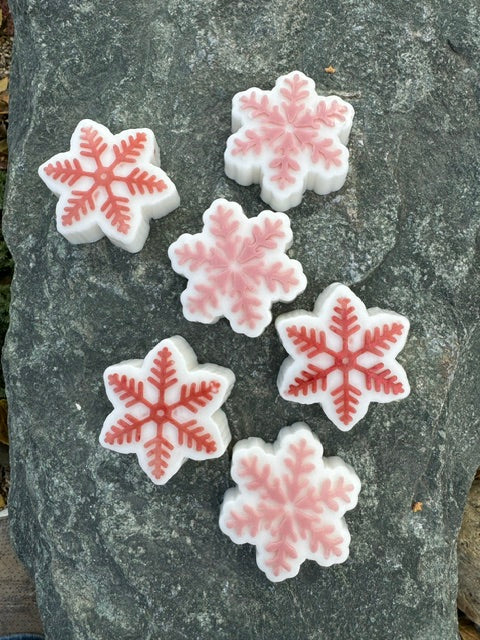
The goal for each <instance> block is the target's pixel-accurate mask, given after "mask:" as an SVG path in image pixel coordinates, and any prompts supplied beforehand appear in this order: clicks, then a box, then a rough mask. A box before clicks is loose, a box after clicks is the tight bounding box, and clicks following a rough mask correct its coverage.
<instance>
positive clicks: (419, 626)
mask: <svg viewBox="0 0 480 640" xmlns="http://www.w3.org/2000/svg"><path fill="white" fill-rule="evenodd" d="M12 6H13V10H14V14H15V20H16V40H15V51H14V67H13V73H12V85H11V93H12V103H11V118H10V123H11V124H10V143H9V144H10V157H11V165H10V178H9V189H8V197H7V205H8V206H7V214H6V217H5V236H6V239H7V242H8V245H9V247H10V249H11V251H12V253H13V256H14V259H15V261H16V271H15V280H14V286H13V294H12V295H13V299H12V307H11V320H12V324H11V328H10V331H9V334H8V338H7V343H6V346H5V351H4V365H5V371H6V382H7V393H8V397H9V401H10V408H11V437H12V451H11V455H12V469H13V488H12V493H11V502H10V507H11V511H10V513H11V516H12V519H13V522H12V527H13V535H14V538H15V543H16V548H17V550H18V552H19V554H20V556H21V558H22V559H23V561H24V562H25V563H26V565H27V566H28V567H29V569H30V570H31V571H32V572H33V574H34V576H35V580H36V585H37V592H38V599H39V605H40V609H41V613H42V616H43V620H44V624H45V628H46V632H47V637H48V638H49V639H50V640H70V639H75V640H97V639H98V640H105V638H115V639H116V640H127V639H131V638H134V637H135V638H136V637H140V638H143V639H145V640H147V639H151V640H157V639H158V638H166V637H168V638H171V639H172V640H177V639H181V638H188V639H189V640H194V639H196V638H198V639H204V638H215V639H226V640H227V639H228V640H236V639H239V640H240V639H241V640H247V639H250V638H251V639H254V638H264V639H266V640H274V639H275V640H277V639H283V638H284V639H286V640H296V639H297V638H298V639H300V638H302V639H308V640H320V639H321V640H326V639H328V640H330V639H331V638H348V639H350V638H351V639H353V638H354V639H355V640H371V639H372V638H375V639H376V638H384V637H392V638H395V640H427V639H428V640H430V639H432V638H438V639H441V640H454V639H455V638H457V621H456V610H455V600H456V591H457V564H456V536H457V533H458V529H459V526H460V522H461V516H462V510H463V506H464V503H465V499H466V494H467V490H468V488H469V486H470V483H471V481H472V477H473V474H474V471H475V469H476V467H477V465H478V463H479V458H480V455H479V454H480V439H479V437H478V433H479V394H478V389H479V387H480V370H479V367H478V361H479V356H480V331H479V326H478V309H479V302H480V300H479V292H480V286H479V284H480V283H479V273H478V267H479V262H478V253H476V249H477V250H478V247H476V244H475V239H476V233H477V231H478V221H479V206H480V182H479V180H478V175H479V171H480V166H479V151H478V150H479V148H480V140H479V132H480V116H479V106H478V99H479V91H478V72H479V69H478V62H479V56H478V50H479V44H480V42H479V35H478V34H479V31H480V30H479V29H478V26H479V15H478V9H476V8H475V6H474V4H472V3H471V2H469V1H468V0H460V1H459V2H451V0H423V1H422V2H417V3H413V4H411V3H409V5H408V8H407V7H406V6H404V3H399V2H395V1H393V0H388V2H384V3H378V2H374V1H373V0H336V1H334V2H328V3H327V2H318V1H317V0H303V1H300V2H288V1H287V0H277V1H266V2H259V1H253V2H238V3H232V2H229V1H228V0H217V1H214V2H212V1H211V0H199V1H198V2H190V0H165V1H164V2H152V1H151V0H137V1H136V2H135V3H132V2H131V1H130V0H116V2H102V1H100V0H83V1H82V2H77V1H73V0H70V1H63V2H58V0H12ZM330 64H331V65H333V67H335V68H336V73H334V74H332V75H329V74H327V73H325V71H324V68H325V67H328V66H329V65H330ZM293 68H298V69H301V70H302V71H304V72H305V73H306V74H307V75H309V76H311V77H313V78H314V79H315V80H316V82H317V86H318V89H319V90H320V91H321V92H325V93H337V94H338V95H340V96H342V97H343V98H345V99H347V100H349V101H350V102H351V103H352V104H353V106H354V107H355V110H356V114H357V115H356V118H355V121H354V128H353V132H352V136H351V140H350V145H349V146H350V150H351V170H350V174H349V176H348V178H347V182H346V185H345V187H344V188H343V189H342V191H341V192H339V193H336V194H333V195H331V196H328V197H319V196H316V195H315V194H313V193H311V192H309V193H308V194H307V195H306V197H305V199H304V201H303V203H302V205H301V206H299V207H297V208H295V209H293V210H292V211H290V212H289V213H290V215H291V219H292V227H293V232H294V244H293V247H292V249H291V251H290V254H291V256H292V257H295V258H297V259H299V260H300V261H301V262H302V263H303V265H304V269H305V273H306V275H307V278H308V280H309V285H308V287H307V289H306V291H305V293H304V294H303V295H302V296H301V297H300V298H299V299H298V300H297V301H295V302H294V303H292V304H290V305H277V306H276V307H275V308H274V313H275V315H277V314H278V313H279V312H284V311H285V310H287V309H293V308H306V309H310V308H311V306H312V304H313V302H314V300H315V298H316V296H317V295H318V293H319V292H320V291H321V290H322V289H323V288H324V287H325V286H327V285H328V284H330V283H331V282H333V281H336V280H337V281H343V282H345V283H346V284H348V285H352V286H353V289H354V291H355V292H356V293H357V294H359V295H360V297H362V298H363V300H364V301H365V303H366V304H367V306H376V305H378V306H381V307H384V308H387V309H392V310H395V311H398V312H400V313H403V314H405V315H406V316H408V317H409V318H410V320H411V323H412V329H411V337H410V339H409V341H408V343H407V346H406V348H405V350H404V351H403V353H402V354H401V356H400V358H399V360H400V361H401V363H402V364H403V365H404V367H405V369H406V370H407V372H408V375H409V379H410V383H411V386H412V389H413V391H412V394H411V396H410V397H409V398H408V399H406V400H404V401H402V402H399V403H391V404H388V405H374V406H373V407H372V408H371V410H370V412H369V414H368V416H367V417H366V418H365V419H364V420H362V421H361V422H360V423H359V424H358V425H357V426H356V427H355V428H354V429H353V430H352V431H351V432H349V433H342V432H340V431H338V430H337V429H336V428H335V427H334V426H333V425H332V424H331V423H329V421H328V420H327V419H326V418H325V416H324V414H323V413H322V411H321V410H320V409H319V407H318V406H309V407H307V406H300V405H296V404H293V403H288V402H285V401H283V400H281V399H279V397H278V395H277V390H276V386H275V378H276V374H277V371H278V367H279V365H280V363H281V362H282V360H283V359H284V356H285V354H284V352H283V351H282V348H281V346H280V343H279V340H278V339H277V337H276V335H275V331H274V328H273V326H270V327H269V328H268V330H267V331H266V332H265V333H264V334H263V335H262V336H261V337H260V338H258V339H255V340H252V339H249V338H246V337H245V336H241V335H238V334H233V333H232V331H231V329H230V327H229V326H228V324H227V323H226V322H225V321H224V320H222V321H220V322H219V323H218V324H217V325H215V326H213V327H212V326H210V327H209V326H204V325H200V324H192V323H189V322H187V321H185V320H184V319H183V316H182V314H181V306H180V302H179V294H180V292H181V291H182V289H183V288H184V285H185V280H183V279H182V278H181V277H180V276H177V275H176V274H175V273H174V272H173V271H172V270H171V268H170V266H169V260H168V258H167V248H168V246H169V244H170V243H171V242H173V241H174V240H175V239H176V238H177V237H178V236H179V234H180V233H182V232H184V231H187V230H188V231H193V232H195V231H200V229H201V214H202V212H203V211H204V210H205V209H206V208H207V206H208V205H209V204H210V202H211V201H212V200H213V199H214V198H216V197H220V196H223V197H226V198H228V199H233V200H237V201H238V202H240V203H241V204H242V206H243V207H244V209H245V211H246V212H247V213H249V214H250V215H254V214H257V213H258V212H259V211H260V210H262V209H263V208H264V207H263V206H262V202H261V201H260V200H259V188H258V186H253V187H248V188H245V187H241V186H239V185H237V184H235V183H233V182H231V181H230V180H228V179H227V178H226V177H225V175H224V173H223V150H224V145H225V141H226V138H227V136H228V134H229V127H230V100H231V97H232V95H233V94H234V93H235V92H236V91H238V90H241V89H246V88H248V87H251V86H254V85H256V86H260V87H265V88H270V87H271V86H272V85H273V82H274V80H275V79H276V77H277V76H279V75H280V74H282V73H285V72H288V71H290V70H291V69H293ZM84 117H90V118H93V119H95V120H98V121H99V122H102V123H104V124H105V125H107V126H108V127H109V128H110V129H111V130H112V131H114V132H117V131H120V130H122V129H125V128H128V127H143V126H147V127H150V128H152V129H153V130H154V131H155V133H156V135H157V138H158V140H159V143H160V146H161V149H162V150H163V156H162V158H163V159H162V167H163V168H164V169H165V170H166V171H167V172H168V174H169V175H170V177H171V178H172V179H173V180H174V182H175V183H176V185H177V188H178V190H179V193H180V195H181V198H182V206H181V208H180V209H178V210H177V211H176V212H174V213H172V214H171V215H169V216H168V217H167V218H164V219H162V220H159V221H157V222H154V223H153V224H152V227H151V231H150V236H149V238H148V241H147V243H146V245H145V248H144V250H143V251H142V252H141V253H140V254H137V255H130V254H127V253H126V252H124V251H121V250H119V249H117V248H115V247H114V246H112V245H111V244H110V243H109V242H108V241H107V240H105V239H103V240H101V241H100V242H98V243H96V244H93V245H85V246H77V247H74V246H72V245H70V244H69V243H68V242H66V241H65V239H64V238H62V237H61V236H60V235H59V234H58V233H57V232H56V230H55V219H54V210H55V203H56V200H55V197H54V196H53V195H52V194H50V193H49V192H48V190H47V189H46V188H45V187H44V186H43V185H42V183H41V182H40V180H39V178H38V176H37V174H36V169H37V167H38V165H39V164H40V163H41V162H42V161H44V160H45V159H47V158H49V157H50V156H51V155H53V154H54V153H56V152H58V151H62V150H65V149H66V148H67V147H68V141H69V138H70V135H71V132H72V131H73V129H74V127H75V125H76V124H77V122H78V121H79V120H80V119H81V118H84ZM175 333H180V334H182V335H183V336H184V337H185V338H186V339H187V340H188V341H189V342H190V343H191V344H192V346H193V347H194V348H195V350H196V352H197V354H198V357H199V359H200V361H203V362H216V363H218V364H222V365H225V366H229V367H231V368H232V369H233V370H234V371H235V373H236V375H237V385H236V387H235V388H234V391H233V393H232V395H231V398H230V400H229V401H228V403H227V406H226V411H227V414H228V417H229V420H230V427H231V431H232V434H233V438H234V440H238V439H240V438H242V437H245V436H249V435H254V434H255V435H260V436H261V437H263V438H264V439H265V440H270V441H273V440H274V439H275V438H276V435H277V432H278V430H279V429H280V428H281V427H282V426H284V425H286V424H291V423H292V422H294V421H297V420H305V421H306V422H308V423H309V424H310V426H311V427H312V429H313V430H314V431H315V433H317V434H318V435H319V437H320V439H321V440H322V442H323V444H324V446H325V452H326V455H334V454H338V455H340V456H342V457H343V458H344V459H345V461H346V462H348V463H350V464H351V465H352V466H353V467H354V468H355V470H356V472H357V474H358V475H359V476H360V478H361V480H362V482H363V486H364V488H363V491H362V493H361V495H360V503H359V506H358V508H357V509H356V510H355V511H354V512H352V513H350V514H349V515H348V525H349V528H350V531H351V534H352V545H351V556H350V559H349V560H348V561H347V562H346V563H345V564H344V565H339V566H335V567H332V568H330V569H322V568H320V567H318V566H317V565H315V564H314V563H311V562H310V563H305V564H304V566H303V567H302V570H301V572H300V574H299V576H298V577H297V578H295V579H292V580H287V581H286V582H284V583H280V584H276V585H273V584H271V583H269V582H268V581H267V580H266V579H265V577H264V575H263V574H262V573H261V572H260V571H259V570H258V568H257V567H256V564H255V560H254V551H253V549H252V548H250V547H248V546H243V547H239V546H235V545H233V544H232V543H231V541H230V540H229V539H228V538H227V537H226V536H224V535H223V534H221V532H220V530H219V528H218V526H217V518H218V512H219V505H220V502H221V499H222V496H223V493H224V491H225V489H226V488H227V487H229V486H231V480H230V478H229V459H228V456H224V457H222V458H220V459H218V460H216V461H212V462H208V463H202V464H195V463H193V462H188V463H187V464H186V465H185V466H184V467H183V468H182V469H181V471H180V472H179V473H178V474H177V475H176V476H175V477H174V478H173V480H172V481H171V482H169V483H168V485H167V486H165V487H156V486H154V485H153V484H152V483H150V481H149V480H148V478H147V477H146V476H145V474H143V472H142V471H141V470H140V468H139V466H138V464H137V463H136V461H135V460H134V459H133V457H132V456H121V455H116V454H113V453H112V452H109V451H106V450H105V449H102V448H101V447H100V446H99V445H98V442H97V438H98V433H99V431H100V428H101V425H102V422H103V419H104V417H105V415H106V414H107V413H108V411H109V410H110V407H109V403H108V401H107V398H106V396H105V393H104V390H103V386H102V372H103V370H104V368H105V367H106V366H107V365H109V364H112V363H115V362H118V361H120V360H122V359H126V358H141V357H144V355H145V354H146V353H147V351H148V350H149V348H150V347H151V346H152V345H154V344H155V343H156V342H158V341H159V340H160V339H161V338H163V337H166V336H170V335H172V334H175ZM412 501H421V502H423V510H422V511H418V512H416V513H414V512H413V511H412V509H411V505H412Z"/></svg>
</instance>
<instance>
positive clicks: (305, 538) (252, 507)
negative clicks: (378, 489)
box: [220, 423, 360, 582]
mask: <svg viewBox="0 0 480 640" xmlns="http://www.w3.org/2000/svg"><path fill="white" fill-rule="evenodd" d="M231 474H232V478H233V480H234V481H235V482H236V483H237V485H238V487H237V488H235V489H229V490H228V491H227V492H226V493H225V498H224V501H223V505H222V509H221V513H220V528H221V530H222V531H223V532H224V533H225V534H226V535H227V536H229V537H230V538H231V539H232V540H233V542H235V543H237V544H244V543H246V542H249V543H250V544H254V545H256V547H257V564H258V566H259V568H260V569H261V570H262V571H264V572H265V574H266V576H267V578H268V579H269V580H272V581H274V582H279V581H280V580H285V579H286V578H292V577H293V576H296V575H297V573H298V571H299V569H300V565H301V564H302V563H303V561H304V560H307V559H309V560H314V561H315V562H317V563H318V564H319V565H321V566H330V565H332V564H334V563H340V562H344V561H345V560H346V559H347V557H348V553H349V543H350V534H349V532H348V529H347V525H346V523H345V520H344V519H343V515H344V513H345V512H346V511H347V510H349V509H353V508H354V507H355V506H356V504H357V499H358V494H359V491H360V480H359V479H358V477H357V475H356V474H355V472H354V471H353V469H352V468H351V467H350V466H348V465H346V464H345V463H344V462H343V460H341V459H340V458H327V459H324V458H323V447H322V445H321V444H320V442H319V441H318V439H317V437H316V436H314V435H313V433H312V432H311V431H310V429H309V428H308V425H306V424H304V423H296V424H294V425H292V426H291V427H286V428H284V429H282V430H281V431H280V433H279V435H278V439H277V441H276V442H275V444H273V445H269V444H265V442H264V441H263V440H260V439H259V438H249V439H248V440H241V441H240V442H238V443H237V444H236V445H235V447H234V449H233V457H232V470H231Z"/></svg>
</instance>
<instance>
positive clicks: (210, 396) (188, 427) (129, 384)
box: [100, 336, 235, 484]
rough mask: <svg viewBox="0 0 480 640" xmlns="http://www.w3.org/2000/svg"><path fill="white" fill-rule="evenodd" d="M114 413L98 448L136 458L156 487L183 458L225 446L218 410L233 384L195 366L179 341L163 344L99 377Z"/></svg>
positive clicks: (221, 373)
mask: <svg viewBox="0 0 480 640" xmlns="http://www.w3.org/2000/svg"><path fill="white" fill-rule="evenodd" d="M104 381H105V389H106V392H107V395H108V398H109V400H110V402H111V403H112V404H113V407H114V410H113V411H112V413H110V414H109V415H108V417H107V419H106V420H105V423H104V425H103V428H102V432H101V434H100V444H101V445H102V446H103V447H106V448H107V449H112V451H117V452H119V453H136V454H137V457H138V461H139V463H140V466H141V467H142V469H143V470H144V471H145V473H146V474H147V475H148V477H149V478H150V479H151V480H152V482H154V483H155V484H165V483H166V482H167V481H168V480H169V479H170V478H171V477H172V476H173V475H174V474H175V473H176V472H177V471H178V470H179V468H180V467H181V465H182V464H183V463H184V462H185V460H186V459H187V458H191V459H193V460H207V459H209V458H218V457H220V456H221V455H223V453H225V450H226V448H227V445H228V443H229V442H230V431H229V429H228V423H227V419H226V417H225V414H224V413H223V411H221V410H220V407H221V405H222V404H223V403H224V402H225V400H226V398H227V397H228V395H229V393H230V390H231V388H232V386H233V384H234V382H235V376H234V374H233V372H232V371H230V369H226V368H224V367H219V366H217V365H213V364H204V365H198V364H197V359H196V357H195V353H194V352H193V350H192V349H191V347H190V346H189V344H188V343H187V342H186V340H184V339H183V338H181V337H180V336H174V337H173V338H167V339H166V340H162V341H161V342H160V343H159V344H157V346H156V347H154V348H153V349H152V350H151V351H150V352H149V353H148V354H147V356H146V357H145V359H144V360H129V361H126V362H120V363H119V364H115V365H112V366H111V367H108V369H106V371H105V374H104Z"/></svg>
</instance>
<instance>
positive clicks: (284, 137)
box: [225, 71, 354, 211]
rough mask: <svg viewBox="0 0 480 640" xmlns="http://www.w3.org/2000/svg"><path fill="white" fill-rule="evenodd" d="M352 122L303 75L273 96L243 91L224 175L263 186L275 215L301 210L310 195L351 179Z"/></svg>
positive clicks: (338, 102) (283, 83) (346, 109)
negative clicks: (306, 195) (349, 141)
mask: <svg viewBox="0 0 480 640" xmlns="http://www.w3.org/2000/svg"><path fill="white" fill-rule="evenodd" d="M353 116H354V111H353V107H352V106H351V105H350V104H348V103H347V102H344V101H343V100H342V99H341V98H338V97H337V96H328V97H326V96H319V95H318V94H317V93H316V91H315V83H314V82H313V80H312V79H311V78H308V77H307V76H305V75H304V74H303V73H300V72H299V71H292V73H289V74H288V75H286V76H281V77H280V78H278V80H277V82H276V84H275V87H274V88H273V89H272V90H271V91H263V90H261V89H257V88H253V89H248V90H247V91H241V92H240V93H237V94H236V95H235V96H234V97H233V101H232V131H233V135H231V136H230V137H229V139H228V141H227V148H226V151H225V173H226V174H227V176H228V177H229V178H232V179H233V180H236V181H237V182H238V183H239V184H242V185H249V184H252V183H254V182H255V183H260V184H261V185H262V191H261V197H262V200H264V201H265V202H268V203H269V204H270V205H271V206H272V207H273V208H274V209H276V210H277V211H286V210H287V209H290V208H291V207H294V206H296V205H298V204H300V202H301V200H302V196H303V193H304V192H305V191H306V189H313V190H314V191H315V192H316V193H318V194H320V195H325V194H327V193H330V192H331V191H337V190H338V189H340V188H341V187H342V186H343V184H344V182H345V179H346V177H347V172H348V149H347V148H346V146H345V145H346V144H347V142H348V137H349V135H350V129H351V127H352V121H353Z"/></svg>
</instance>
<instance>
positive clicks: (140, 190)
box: [38, 120, 180, 253]
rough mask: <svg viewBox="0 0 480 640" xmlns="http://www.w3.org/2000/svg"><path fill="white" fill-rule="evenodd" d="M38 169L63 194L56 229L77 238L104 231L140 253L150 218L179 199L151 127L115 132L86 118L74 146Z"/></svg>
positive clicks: (91, 239)
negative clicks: (164, 166) (164, 168)
mask: <svg viewBox="0 0 480 640" xmlns="http://www.w3.org/2000/svg"><path fill="white" fill-rule="evenodd" d="M38 172H39V175H40V177H41V178H42V180H43V181H44V182H45V184H46V185H47V186H48V188H49V189H50V190H51V191H53V193H55V194H56V195H57V196H58V198H59V200H58V203H57V208H56V215H57V229H58V231H59V232H60V233H61V234H62V235H63V236H65V238H67V240H69V241H70V242H72V243H73V244H80V243H83V242H95V241H96V240H99V239H100V238H101V237H102V236H104V235H105V236H107V237H108V238H110V240H111V241H112V242H113V244H115V245H117V246H119V247H122V249H126V250H127V251H130V252H132V253H135V252H137V251H140V249H142V247H143V245H144V244H145V240H146V239H147V236H148V232H149V220H150V218H161V217H163V216H165V215H167V213H170V211H173V209H176V208H177V207H178V205H179V204H180V199H179V197H178V193H177V190H176V188H175V185H174V184H173V182H172V181H171V180H170V178H169V177H168V176H167V174H166V173H165V172H164V171H162V170H161V169H160V155H159V150H158V146H157V143H156V140H155V137H154V135H153V132H152V131H151V130H150V129H128V130H126V131H122V133H119V134H117V135H112V134H111V133H110V131H109V130H108V129H107V128H106V127H104V126H103V125H101V124H98V123H97V122H94V121H93V120H82V121H81V122H79V124H78V125H77V127H76V129H75V131H74V133H73V135H72V139H71V143H70V151H67V152H65V153H59V154H57V155H55V156H53V158H50V160H47V162H45V163H44V164H42V166H41V167H40V168H39V170H38Z"/></svg>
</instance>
